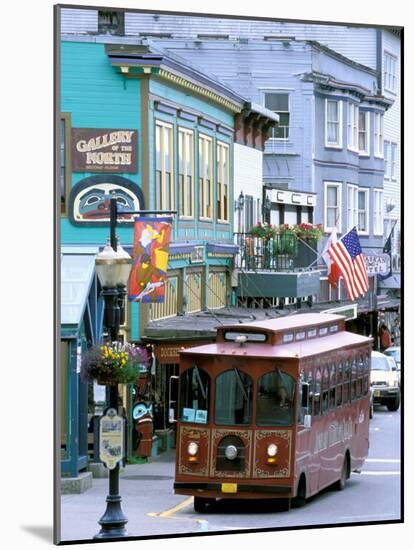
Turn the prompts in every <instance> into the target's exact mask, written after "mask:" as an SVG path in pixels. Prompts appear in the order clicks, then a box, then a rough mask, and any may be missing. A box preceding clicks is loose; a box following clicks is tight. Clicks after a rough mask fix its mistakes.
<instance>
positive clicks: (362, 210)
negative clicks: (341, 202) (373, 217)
mask: <svg viewBox="0 0 414 550" xmlns="http://www.w3.org/2000/svg"><path fill="white" fill-rule="evenodd" d="M368 212H369V189H358V232H359V233H362V234H366V235H368V234H369V226H368Z"/></svg>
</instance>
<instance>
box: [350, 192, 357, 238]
mask: <svg viewBox="0 0 414 550" xmlns="http://www.w3.org/2000/svg"><path fill="white" fill-rule="evenodd" d="M357 218H358V187H357V186H356V185H348V230H350V229H352V228H353V227H356V226H357V225H358V219H357Z"/></svg>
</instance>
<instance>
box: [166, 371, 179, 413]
mask: <svg viewBox="0 0 414 550" xmlns="http://www.w3.org/2000/svg"><path fill="white" fill-rule="evenodd" d="M179 379H180V377H179V376H171V377H170V381H169V388H168V420H169V422H170V423H171V424H172V423H173V422H177V418H178V380H179Z"/></svg>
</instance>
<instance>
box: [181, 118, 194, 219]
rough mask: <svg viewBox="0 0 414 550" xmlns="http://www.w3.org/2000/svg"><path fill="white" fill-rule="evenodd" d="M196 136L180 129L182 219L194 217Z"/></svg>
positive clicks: (189, 131) (191, 132) (190, 131)
mask: <svg viewBox="0 0 414 550" xmlns="http://www.w3.org/2000/svg"><path fill="white" fill-rule="evenodd" d="M193 143H194V134H193V131H192V130H187V129H185V128H179V129H178V213H179V215H180V216H181V217H186V218H192V217H193V216H194V175H193V174H194V145H193Z"/></svg>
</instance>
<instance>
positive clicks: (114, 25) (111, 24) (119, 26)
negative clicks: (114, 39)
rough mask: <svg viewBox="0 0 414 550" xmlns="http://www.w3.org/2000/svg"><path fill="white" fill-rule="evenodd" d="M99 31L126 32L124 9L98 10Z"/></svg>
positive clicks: (118, 33)
mask: <svg viewBox="0 0 414 550" xmlns="http://www.w3.org/2000/svg"><path fill="white" fill-rule="evenodd" d="M98 33H100V34H116V35H122V34H125V19H124V13H123V12H122V11H98Z"/></svg>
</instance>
